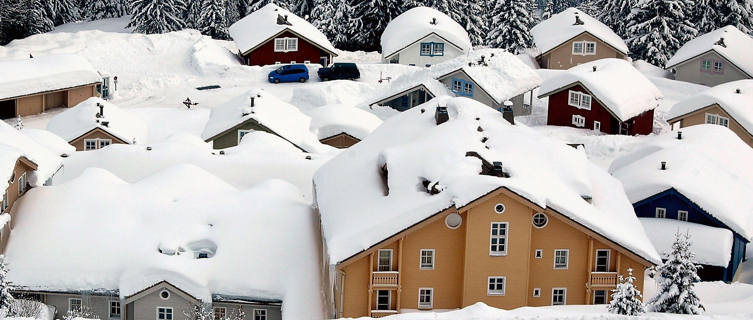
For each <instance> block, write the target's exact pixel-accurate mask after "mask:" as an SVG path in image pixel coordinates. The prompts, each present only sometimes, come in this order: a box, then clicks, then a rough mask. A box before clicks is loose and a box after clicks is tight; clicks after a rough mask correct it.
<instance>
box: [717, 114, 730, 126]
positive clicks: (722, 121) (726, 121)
mask: <svg viewBox="0 0 753 320" xmlns="http://www.w3.org/2000/svg"><path fill="white" fill-rule="evenodd" d="M716 117H717V124H718V125H720V126H722V127H727V128H729V118H727V117H722V116H716Z"/></svg>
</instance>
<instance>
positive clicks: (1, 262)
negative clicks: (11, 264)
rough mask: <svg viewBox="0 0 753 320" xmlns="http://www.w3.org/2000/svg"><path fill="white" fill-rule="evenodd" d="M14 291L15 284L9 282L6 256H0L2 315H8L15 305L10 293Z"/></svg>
mask: <svg viewBox="0 0 753 320" xmlns="http://www.w3.org/2000/svg"><path fill="white" fill-rule="evenodd" d="M12 289H13V284H12V283H10V281H8V263H7V262H6V261H5V256H4V255H0V313H2V314H7V312H8V311H10V308H11V306H12V305H13V300H14V299H13V296H12V295H11V294H10V291H11V290H12Z"/></svg>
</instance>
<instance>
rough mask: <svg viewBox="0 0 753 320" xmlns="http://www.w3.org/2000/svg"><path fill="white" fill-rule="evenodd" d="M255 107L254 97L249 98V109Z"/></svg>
mask: <svg viewBox="0 0 753 320" xmlns="http://www.w3.org/2000/svg"><path fill="white" fill-rule="evenodd" d="M255 105H256V104H255V102H254V97H251V108H253V107H254V106H255Z"/></svg>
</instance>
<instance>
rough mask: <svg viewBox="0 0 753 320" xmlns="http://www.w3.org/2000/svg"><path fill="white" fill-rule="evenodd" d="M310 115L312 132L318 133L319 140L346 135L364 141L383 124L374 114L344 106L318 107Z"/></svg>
mask: <svg viewBox="0 0 753 320" xmlns="http://www.w3.org/2000/svg"><path fill="white" fill-rule="evenodd" d="M308 114H309V115H310V116H311V131H313V132H316V134H317V137H318V138H319V139H324V138H329V137H332V136H335V135H338V134H340V133H346V134H349V135H351V136H353V137H354V138H356V139H358V140H363V139H364V138H366V136H368V135H369V134H370V133H371V132H372V131H374V129H376V128H377V127H379V125H381V124H382V120H381V119H379V117H377V116H375V115H374V114H373V113H371V112H368V111H366V110H363V109H360V108H356V107H354V106H346V105H342V104H333V105H326V106H322V107H318V108H315V109H312V110H310V111H309V112H308Z"/></svg>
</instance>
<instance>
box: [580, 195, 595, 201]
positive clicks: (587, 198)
mask: <svg viewBox="0 0 753 320" xmlns="http://www.w3.org/2000/svg"><path fill="white" fill-rule="evenodd" d="M580 197H581V198H582V199H583V200H586V202H588V203H592V200H593V198H592V197H591V196H589V195H587V194H584V195H581V196H580Z"/></svg>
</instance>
